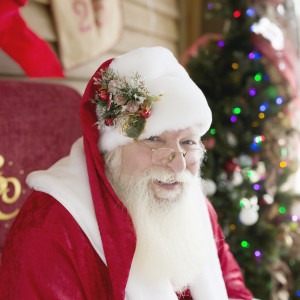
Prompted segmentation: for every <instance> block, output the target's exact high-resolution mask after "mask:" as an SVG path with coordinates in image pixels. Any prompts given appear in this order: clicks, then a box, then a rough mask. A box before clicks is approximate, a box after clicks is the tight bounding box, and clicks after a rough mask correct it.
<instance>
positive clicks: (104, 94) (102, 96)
mask: <svg viewBox="0 0 300 300" xmlns="http://www.w3.org/2000/svg"><path fill="white" fill-rule="evenodd" d="M98 96H99V98H100V100H102V101H107V100H108V98H109V93H108V92H107V90H102V91H100V92H99V93H98Z"/></svg>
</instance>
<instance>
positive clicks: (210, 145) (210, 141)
mask: <svg viewBox="0 0 300 300" xmlns="http://www.w3.org/2000/svg"><path fill="white" fill-rule="evenodd" d="M203 145H204V147H205V148H206V149H213V148H214V147H215V145H216V139H215V138H214V137H211V138H209V139H207V140H204V141H203Z"/></svg>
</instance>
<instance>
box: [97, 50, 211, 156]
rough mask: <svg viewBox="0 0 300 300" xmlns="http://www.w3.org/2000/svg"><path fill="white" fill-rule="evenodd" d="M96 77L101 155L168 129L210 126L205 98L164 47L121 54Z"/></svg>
mask: <svg viewBox="0 0 300 300" xmlns="http://www.w3.org/2000/svg"><path fill="white" fill-rule="evenodd" d="M92 80H93V85H92V86H91V88H92V89H93V91H92V100H93V101H94V102H95V103H96V107H97V116H98V124H99V130H100V137H99V144H98V145H99V149H100V152H101V153H104V152H107V151H111V150H112V149H114V148H116V147H117V146H120V145H125V144H127V143H129V142H131V141H132V140H134V139H135V140H137V139H145V138H148V137H150V136H156V135H160V134H161V133H162V132H164V131H166V130H178V129H184V128H187V127H189V126H192V125H195V124H199V125H200V130H201V135H203V134H204V133H205V132H206V131H207V130H208V128H209V127H210V124H211V119H212V116H211V110H210V108H209V106H208V104H207V101H206V99H205V96H204V95H203V93H202V91H201V90H200V89H199V87H198V86H197V85H196V84H195V83H194V82H193V81H192V79H191V78H190V77H189V75H188V73H187V72H186V71H185V69H184V68H183V67H182V66H181V65H180V64H179V63H178V61H177V59H176V58H175V57H174V55H173V54H172V53H171V52H170V51H169V50H168V49H166V48H162V47H151V48H139V49H136V50H133V51H131V52H128V53H126V54H123V55H121V56H118V57H116V58H114V59H113V60H110V61H108V62H107V63H105V64H104V65H102V66H101V67H100V68H99V69H98V71H97V72H96V73H95V75H94V76H93V79H92ZM158 100H159V101H158Z"/></svg>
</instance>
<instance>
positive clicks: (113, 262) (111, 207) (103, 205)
mask: <svg viewBox="0 0 300 300" xmlns="http://www.w3.org/2000/svg"><path fill="white" fill-rule="evenodd" d="M111 61H112V60H108V61H106V62H105V63H104V64H102V65H101V66H100V67H99V69H98V70H97V71H96V72H95V74H94V76H93V77H99V76H100V70H101V69H106V68H108V67H109V65H110V63H111ZM94 95H95V85H94V80H93V78H91V80H90V81H89V83H88V85H87V88H86V90H85V93H84V95H83V101H82V105H81V122H82V124H83V133H84V149H85V154H86V162H87V169H88V174H89V180H90V187H91V192H92V197H93V201H94V207H95V212H96V217H97V220H98V224H99V229H100V233H101V238H102V243H103V248H104V253H105V257H106V261H107V265H108V269H109V275H110V279H111V282H112V286H113V294H114V298H115V299H116V300H121V299H124V296H125V287H126V284H127V279H128V276H129V270H130V266H131V262H132V258H133V254H134V251H135V246H136V237H135V233H134V229H133V225H132V222H131V218H130V216H129V214H128V212H127V209H126V208H125V206H124V205H123V203H122V202H120V200H119V199H118V198H117V196H116V195H115V193H114V191H113V189H112V187H111V185H110V184H109V182H108V180H107V179H106V176H105V173H104V162H103V159H102V157H101V155H100V153H99V149H98V146H97V144H98V137H99V131H98V128H97V126H95V123H96V121H97V117H96V113H95V111H96V108H95V104H94V103H91V101H90V99H92V98H93V97H94ZM120 249H122V251H120Z"/></svg>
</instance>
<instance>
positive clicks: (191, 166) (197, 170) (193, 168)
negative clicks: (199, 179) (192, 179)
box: [187, 162, 200, 176]
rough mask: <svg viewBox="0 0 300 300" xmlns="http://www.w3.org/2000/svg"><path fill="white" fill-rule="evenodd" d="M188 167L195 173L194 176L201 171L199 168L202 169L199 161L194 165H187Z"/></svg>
mask: <svg viewBox="0 0 300 300" xmlns="http://www.w3.org/2000/svg"><path fill="white" fill-rule="evenodd" d="M187 169H188V171H190V172H191V174H192V175H193V176H196V175H198V172H199V169H200V164H199V163H198V162H197V163H194V164H192V165H189V166H188V167H187Z"/></svg>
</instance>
